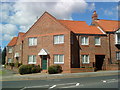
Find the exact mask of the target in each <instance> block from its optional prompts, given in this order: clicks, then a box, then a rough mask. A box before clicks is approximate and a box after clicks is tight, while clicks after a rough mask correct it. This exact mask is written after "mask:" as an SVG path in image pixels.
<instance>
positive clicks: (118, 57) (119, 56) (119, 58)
mask: <svg viewBox="0 0 120 90" xmlns="http://www.w3.org/2000/svg"><path fill="white" fill-rule="evenodd" d="M116 58H117V60H120V52H116Z"/></svg>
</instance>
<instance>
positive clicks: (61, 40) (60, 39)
mask: <svg viewBox="0 0 120 90" xmlns="http://www.w3.org/2000/svg"><path fill="white" fill-rule="evenodd" d="M59 43H64V35H60V36H59Z"/></svg>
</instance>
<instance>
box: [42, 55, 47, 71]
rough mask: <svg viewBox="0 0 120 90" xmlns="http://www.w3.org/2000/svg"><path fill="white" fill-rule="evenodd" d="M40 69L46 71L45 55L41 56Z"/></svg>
mask: <svg viewBox="0 0 120 90" xmlns="http://www.w3.org/2000/svg"><path fill="white" fill-rule="evenodd" d="M42 69H43V70H46V69H47V55H43V56H42Z"/></svg>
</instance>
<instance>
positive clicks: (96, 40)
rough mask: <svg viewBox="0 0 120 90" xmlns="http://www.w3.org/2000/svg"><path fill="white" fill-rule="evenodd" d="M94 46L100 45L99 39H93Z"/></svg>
mask: <svg viewBox="0 0 120 90" xmlns="http://www.w3.org/2000/svg"><path fill="white" fill-rule="evenodd" d="M95 45H100V37H95Z"/></svg>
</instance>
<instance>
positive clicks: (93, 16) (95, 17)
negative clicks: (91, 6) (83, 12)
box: [92, 11, 98, 21]
mask: <svg viewBox="0 0 120 90" xmlns="http://www.w3.org/2000/svg"><path fill="white" fill-rule="evenodd" d="M97 19H98V15H97V13H96V11H94V12H93V15H92V21H95V20H97Z"/></svg>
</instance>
